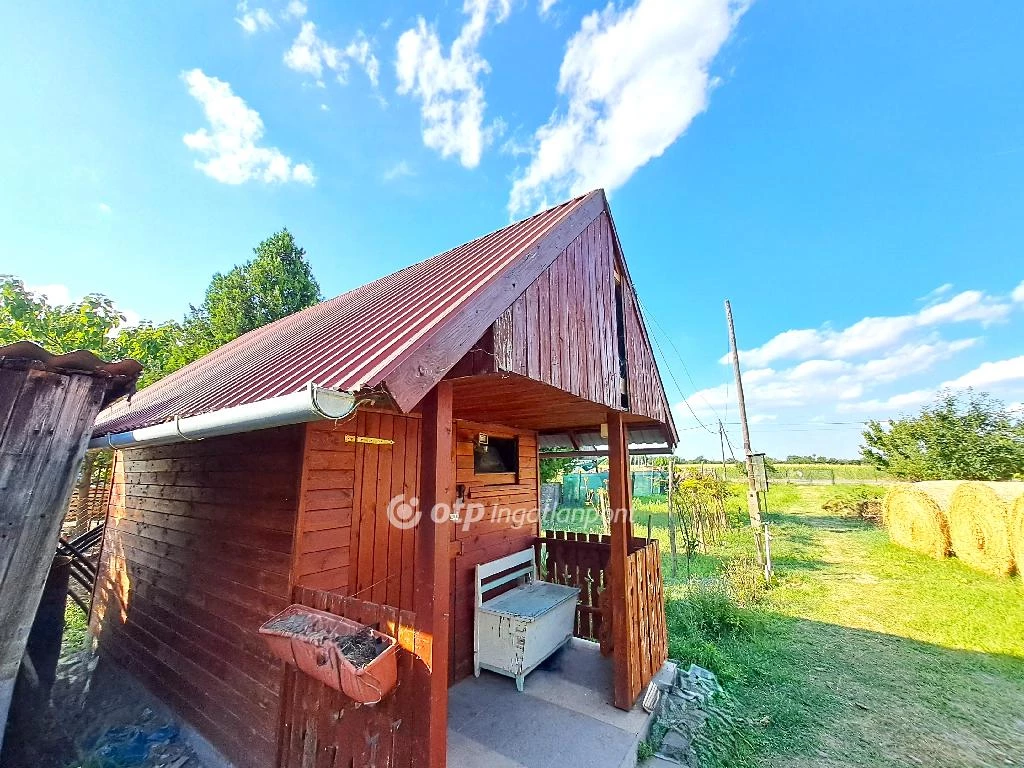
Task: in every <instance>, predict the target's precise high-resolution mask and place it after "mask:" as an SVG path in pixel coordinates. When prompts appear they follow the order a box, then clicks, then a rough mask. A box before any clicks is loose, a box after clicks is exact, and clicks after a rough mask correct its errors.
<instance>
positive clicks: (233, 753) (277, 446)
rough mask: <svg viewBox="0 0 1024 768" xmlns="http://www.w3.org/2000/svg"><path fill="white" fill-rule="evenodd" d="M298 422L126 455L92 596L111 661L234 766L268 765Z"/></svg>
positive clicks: (117, 471) (275, 719)
mask: <svg viewBox="0 0 1024 768" xmlns="http://www.w3.org/2000/svg"><path fill="white" fill-rule="evenodd" d="M302 435H303V430H302V428H301V427H284V428H280V429H274V430H266V431H262V432H253V433H248V434H244V435H233V436H230V437H220V438H213V439H208V440H203V441H201V442H196V443H181V444H177V445H169V446H161V447H155V448H139V449H135V450H131V451H127V452H122V453H119V454H118V455H117V458H116V464H115V468H114V485H113V490H112V493H111V500H110V506H109V516H108V524H107V530H106V535H105V538H104V542H103V551H102V556H101V561H100V567H99V574H98V578H97V586H96V592H95V595H94V597H93V612H92V621H93V631H94V632H95V633H96V634H97V635H98V636H99V638H100V649H101V652H102V653H105V654H109V656H111V657H112V658H114V659H115V660H117V661H118V662H120V663H121V664H122V665H124V666H125V667H126V668H127V669H128V670H129V671H131V672H132V673H134V674H135V675H136V676H138V677H139V678H140V679H141V680H142V681H143V682H144V683H145V684H146V685H147V686H149V687H150V688H151V689H152V690H153V691H154V692H155V693H157V694H158V695H159V696H160V698H161V699H163V700H164V701H166V702H167V703H168V704H169V705H170V706H172V707H173V708H175V709H176V710H177V711H178V713H179V714H180V715H181V716H182V717H183V718H184V719H185V720H187V721H188V722H189V723H191V724H192V725H193V726H194V727H195V728H196V729H197V730H198V731H200V732H201V733H202V734H203V735H204V736H205V737H206V738H207V739H209V740H210V741H211V743H213V744H214V745H215V746H216V747H217V748H218V749H220V750H221V751H222V752H223V753H224V754H225V755H226V756H227V757H228V758H229V759H231V760H232V761H234V762H235V763H236V764H237V765H240V766H241V765H245V766H254V767H257V768H259V767H262V766H272V765H274V761H275V754H276V753H275V750H276V738H277V729H278V723H279V706H280V702H279V698H280V685H281V679H282V666H281V663H280V662H278V661H277V660H276V659H275V658H274V657H273V656H271V655H270V654H269V653H268V652H267V651H266V650H265V648H264V646H263V643H262V641H261V640H260V638H259V636H258V634H257V629H258V627H259V626H260V624H262V623H263V622H264V621H266V620H267V619H268V618H269V617H270V616H272V615H273V614H274V613H276V612H278V611H280V610H282V609H283V608H284V607H285V606H287V605H288V603H289V596H290V595H289V584H288V581H289V570H290V565H291V555H292V538H293V530H294V525H295V518H296V508H297V492H298V485H299V474H300V467H299V460H300V458H301V455H302V454H301V451H302Z"/></svg>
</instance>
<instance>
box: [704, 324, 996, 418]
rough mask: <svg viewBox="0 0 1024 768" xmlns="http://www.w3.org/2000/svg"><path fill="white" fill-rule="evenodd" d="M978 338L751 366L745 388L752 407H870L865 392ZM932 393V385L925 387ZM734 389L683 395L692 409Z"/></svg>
mask: <svg viewBox="0 0 1024 768" xmlns="http://www.w3.org/2000/svg"><path fill="white" fill-rule="evenodd" d="M977 341H978V340H977V339H959V340H956V341H944V340H940V339H933V340H930V341H926V342H923V343H917V344H905V345H903V346H901V347H899V348H898V349H896V350H894V351H893V352H892V353H891V354H889V355H886V356H883V357H879V358H875V359H871V360H866V361H864V362H859V363H856V362H851V361H848V360H832V359H815V360H806V361H804V362H801V363H799V364H798V365H795V366H793V367H792V368H787V369H783V370H776V369H774V368H753V369H751V370H749V371H746V372H745V373H744V374H743V383H744V389H745V391H746V396H747V402H748V403H749V405H750V407H751V410H752V412H753V410H754V409H757V408H797V407H802V406H810V407H827V406H832V405H835V406H836V407H837V408H838V410H840V411H848V410H865V411H870V410H872V409H873V408H875V407H876V406H877V405H878V403H880V402H882V401H880V400H869V401H866V402H857V401H860V400H861V398H862V397H863V396H864V394H865V392H869V391H870V390H872V389H875V388H877V387H879V386H882V385H884V384H888V383H890V382H893V381H897V380H899V379H901V378H905V377H907V376H911V375H914V374H918V373H923V372H924V371H927V370H929V369H930V368H932V367H933V366H934V365H935V364H936V363H938V362H941V361H943V360H948V359H950V358H952V357H954V356H955V355H957V354H958V353H960V352H962V351H964V350H966V349H969V348H971V347H973V346H974V345H975V344H976V343H977ZM929 391H930V392H931V393H932V394H934V391H933V390H929ZM734 399H735V393H734V392H732V390H731V387H729V386H728V385H725V384H722V385H719V386H717V387H711V388H708V389H704V390H701V391H700V392H697V393H695V394H694V395H692V396H691V397H689V398H688V399H687V400H688V402H689V404H690V407H692V408H693V409H694V410H695V411H698V413H700V412H701V411H703V412H704V413H710V410H711V409H712V408H720V407H725V406H727V405H732V404H733V401H734Z"/></svg>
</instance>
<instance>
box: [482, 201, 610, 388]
mask: <svg viewBox="0 0 1024 768" xmlns="http://www.w3.org/2000/svg"><path fill="white" fill-rule="evenodd" d="M614 265H615V259H614V249H613V246H612V236H611V227H610V225H609V221H608V215H607V214H601V216H599V217H598V218H596V219H595V220H594V221H593V222H591V224H590V225H589V226H588V227H587V229H586V230H585V231H584V232H583V233H582V234H581V235H580V236H579V237H577V238H576V239H575V240H573V241H572V243H570V244H569V246H568V247H567V248H566V249H565V250H564V251H563V252H562V253H561V254H560V255H559V256H558V257H557V258H556V259H555V261H554V263H552V265H551V266H550V267H548V269H546V270H545V271H544V273H543V274H541V276H540V277H539V278H537V280H536V281H534V282H533V283H532V284H531V285H530V286H529V287H528V288H527V289H526V291H525V292H524V293H523V294H522V295H521V296H519V298H518V299H516V301H515V303H514V304H513V305H512V306H511V307H509V309H508V310H506V312H505V313H504V314H503V315H502V316H501V317H500V318H498V320H497V321H496V322H495V323H494V326H493V328H492V332H493V339H494V341H493V344H494V356H495V361H496V363H497V366H498V368H499V369H501V370H504V371H509V372H511V373H518V374H520V375H522V376H528V377H529V378H531V379H536V380H537V381H542V382H544V383H546V384H551V385H552V386H555V387H558V388H559V389H563V390H565V391H566V392H571V393H572V394H574V395H577V396H579V397H582V398H585V399H587V400H590V401H592V402H595V403H601V404H603V405H607V406H609V407H612V408H618V407H620V405H621V402H620V399H619V368H618V351H617V346H616V330H615V329H616V323H615V293H614V286H615V281H614V274H615V267H614Z"/></svg>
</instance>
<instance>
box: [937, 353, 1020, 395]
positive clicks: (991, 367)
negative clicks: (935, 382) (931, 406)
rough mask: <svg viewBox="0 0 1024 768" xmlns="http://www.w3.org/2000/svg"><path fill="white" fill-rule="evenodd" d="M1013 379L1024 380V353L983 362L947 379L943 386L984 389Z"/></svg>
mask: <svg viewBox="0 0 1024 768" xmlns="http://www.w3.org/2000/svg"><path fill="white" fill-rule="evenodd" d="M1013 381H1024V355H1021V356H1020V357H1012V358H1010V359H1008V360H997V361H993V362H988V363H982V364H981V365H979V366H978V367H977V368H975V369H974V370H973V371H968V372H967V373H965V374H964V375H963V376H960V377H959V378H956V379H953V380H952V381H947V382H946V383H945V384H943V385H942V386H943V387H944V388H949V389H966V388H967V387H974V388H975V389H984V388H986V387H992V386H995V385H999V384H1006V383H1008V382H1013Z"/></svg>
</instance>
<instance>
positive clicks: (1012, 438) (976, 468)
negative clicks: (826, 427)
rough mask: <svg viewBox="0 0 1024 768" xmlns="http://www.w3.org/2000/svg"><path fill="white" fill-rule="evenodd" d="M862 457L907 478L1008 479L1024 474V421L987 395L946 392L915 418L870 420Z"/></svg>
mask: <svg viewBox="0 0 1024 768" xmlns="http://www.w3.org/2000/svg"><path fill="white" fill-rule="evenodd" d="M861 455H862V456H863V457H864V461H865V462H866V463H868V464H871V465H873V466H875V467H877V468H878V469H881V470H884V471H886V472H889V473H890V474H892V475H894V476H895V477H898V478H901V479H905V480H1010V479H1011V478H1013V477H1015V476H1019V475H1021V474H1024V420H1022V419H1021V417H1019V416H1016V417H1015V416H1014V415H1013V414H1012V413H1011V412H1009V411H1008V410H1007V409H1006V408H1005V407H1004V405H1003V403H1002V402H1001V401H999V400H997V399H995V398H993V397H991V396H990V395H988V394H985V393H976V392H974V391H972V390H967V391H966V392H964V393H953V392H948V391H946V392H942V393H941V394H940V395H939V396H938V398H937V399H936V401H935V403H934V404H932V405H930V406H926V407H924V408H923V409H922V410H921V412H920V413H919V414H917V415H916V416H908V417H903V418H900V419H896V420H895V421H892V422H890V423H889V425H888V427H885V426H883V425H882V424H881V423H880V422H877V421H870V422H868V425H867V429H865V430H864V445H863V446H862V448H861Z"/></svg>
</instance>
